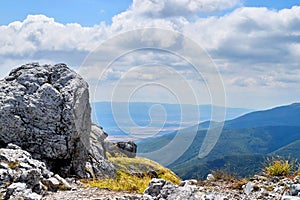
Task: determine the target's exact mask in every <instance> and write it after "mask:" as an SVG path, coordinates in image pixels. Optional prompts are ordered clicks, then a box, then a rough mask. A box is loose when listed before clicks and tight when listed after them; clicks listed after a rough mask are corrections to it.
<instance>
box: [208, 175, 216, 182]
mask: <svg viewBox="0 0 300 200" xmlns="http://www.w3.org/2000/svg"><path fill="white" fill-rule="evenodd" d="M206 180H208V181H213V180H215V177H214V175H212V174H208V175H207V177H206Z"/></svg>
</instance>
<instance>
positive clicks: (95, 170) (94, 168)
mask: <svg viewBox="0 0 300 200" xmlns="http://www.w3.org/2000/svg"><path fill="white" fill-rule="evenodd" d="M106 137H107V134H106V133H105V132H104V131H103V129H102V128H101V127H99V126H97V125H95V124H93V125H92V128H91V134H90V148H89V150H88V155H89V162H88V163H87V165H86V168H87V169H89V173H90V175H91V176H92V177H93V176H95V177H100V178H115V176H116V169H115V167H114V165H113V164H112V163H110V162H109V161H108V160H107V157H106V148H105V144H104V140H105V138H106Z"/></svg>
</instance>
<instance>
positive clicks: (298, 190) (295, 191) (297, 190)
mask: <svg viewBox="0 0 300 200" xmlns="http://www.w3.org/2000/svg"><path fill="white" fill-rule="evenodd" d="M289 194H290V195H292V196H300V184H293V185H291V187H290V192H289Z"/></svg>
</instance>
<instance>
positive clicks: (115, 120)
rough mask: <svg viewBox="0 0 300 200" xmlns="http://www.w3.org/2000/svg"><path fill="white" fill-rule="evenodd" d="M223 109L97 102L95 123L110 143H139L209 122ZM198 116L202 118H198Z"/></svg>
mask: <svg viewBox="0 0 300 200" xmlns="http://www.w3.org/2000/svg"><path fill="white" fill-rule="evenodd" d="M220 108H221V107H217V106H211V105H187V104H183V105H180V104H161V103H154V102H153V103H149V102H130V103H125V102H112V103H111V102H95V103H92V111H93V112H92V119H93V121H94V122H95V123H96V124H99V125H100V126H102V127H103V128H104V130H105V131H106V132H107V133H109V138H110V139H111V140H129V139H133V140H136V139H137V138H139V137H142V138H146V137H148V136H156V137H157V136H161V135H165V134H168V133H172V132H174V131H176V130H179V129H184V128H187V127H190V126H193V125H196V124H199V123H200V122H204V121H207V120H210V119H211V112H212V109H220ZM127 111H128V112H129V115H128V112H127ZM250 111H253V110H250V109H244V108H226V119H227V120H229V119H233V118H236V117H238V116H241V115H242V114H245V113H248V112H250ZM182 112H184V115H183V114H182ZM199 113H200V116H199V117H197V114H199ZM183 116H184V117H183Z"/></svg>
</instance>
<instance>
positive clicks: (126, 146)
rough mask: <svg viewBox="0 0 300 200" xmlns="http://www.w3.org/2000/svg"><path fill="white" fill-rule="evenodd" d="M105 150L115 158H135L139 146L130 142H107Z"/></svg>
mask: <svg viewBox="0 0 300 200" xmlns="http://www.w3.org/2000/svg"><path fill="white" fill-rule="evenodd" d="M105 148H106V149H107V152H109V153H110V154H111V155H112V156H113V157H117V156H119V157H129V158H135V157H136V152H137V145H136V144H135V143H134V142H133V141H128V142H106V143H105Z"/></svg>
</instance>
